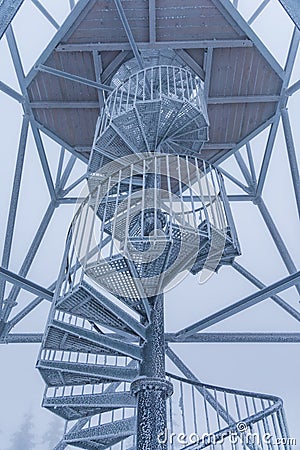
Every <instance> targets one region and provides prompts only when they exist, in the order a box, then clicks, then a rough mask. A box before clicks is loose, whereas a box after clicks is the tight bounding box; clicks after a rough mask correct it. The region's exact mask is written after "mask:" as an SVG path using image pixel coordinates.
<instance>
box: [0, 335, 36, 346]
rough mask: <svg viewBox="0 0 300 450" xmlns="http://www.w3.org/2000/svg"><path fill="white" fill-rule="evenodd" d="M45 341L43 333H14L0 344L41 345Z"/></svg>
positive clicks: (0, 341)
mask: <svg viewBox="0 0 300 450" xmlns="http://www.w3.org/2000/svg"><path fill="white" fill-rule="evenodd" d="M42 340H43V334H42V333H12V334H9V335H8V336H5V338H4V339H3V340H0V343H3V344H40V343H41V342H42Z"/></svg>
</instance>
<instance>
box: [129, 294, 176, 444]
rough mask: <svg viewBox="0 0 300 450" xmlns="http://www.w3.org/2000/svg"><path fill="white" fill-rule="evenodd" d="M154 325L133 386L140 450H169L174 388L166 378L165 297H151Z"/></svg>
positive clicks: (151, 325) (144, 347) (148, 336)
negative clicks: (169, 410)
mask: <svg viewBox="0 0 300 450" xmlns="http://www.w3.org/2000/svg"><path fill="white" fill-rule="evenodd" d="M148 302H149V304H150V306H151V321H150V323H149V325H148V327H147V331H146V341H145V343H144V345H143V348H142V352H143V360H142V362H141V366H140V376H139V378H137V379H136V380H134V381H133V382H132V384H131V393H132V394H133V395H136V396H137V404H138V407H137V450H166V449H167V444H166V443H163V441H164V439H159V436H164V434H165V430H166V428H167V410H166V400H167V397H168V396H170V395H172V393H173V387H172V384H171V383H170V382H169V381H167V380H166V377H165V337H164V304H163V302H164V300H163V295H157V296H155V297H150V298H149V299H148Z"/></svg>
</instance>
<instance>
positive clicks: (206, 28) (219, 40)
mask: <svg viewBox="0 0 300 450" xmlns="http://www.w3.org/2000/svg"><path fill="white" fill-rule="evenodd" d="M79 3H80V2H79ZM219 3H220V5H219ZM122 4H123V7H124V10H125V14H126V17H127V18H128V22H129V25H130V27H131V29H132V32H133V35H134V38H135V40H136V41H137V43H138V44H141V46H148V47H150V48H159V47H161V45H163V44H164V45H167V46H169V47H170V48H172V47H173V48H178V44H179V45H181V44H180V42H181V41H185V42H186V46H185V47H184V46H183V47H182V49H183V50H185V51H186V53H187V54H188V55H189V56H190V57H192V58H193V60H194V61H195V64H198V66H199V67H200V71H202V72H204V74H205V70H206V69H207V67H206V64H207V55H208V53H207V49H208V48H209V47H210V46H211V48H213V50H212V61H211V62H212V64H211V73H210V83H209V86H208V102H209V104H208V115H209V119H210V132H209V135H210V141H209V145H208V147H209V148H207V149H206V150H203V156H205V155H207V157H208V158H209V159H210V160H211V161H215V160H216V159H217V158H218V155H222V156H223V155H224V153H225V152H229V151H230V150H231V148H232V147H234V146H235V145H236V144H238V143H239V142H241V141H243V140H244V139H245V138H246V137H247V136H248V135H249V134H251V133H253V132H254V131H255V130H256V129H258V128H260V127H261V126H262V124H264V123H266V122H267V121H268V120H269V119H270V118H272V117H273V116H274V114H275V112H276V109H277V104H278V96H279V94H280V91H281V85H282V80H281V77H280V74H279V73H277V72H276V71H275V70H274V68H272V67H271V65H270V63H269V62H268V61H267V60H266V58H265V57H264V56H263V54H262V52H261V49H259V48H257V46H256V45H254V44H253V43H252V42H251V41H250V39H249V36H248V35H247V30H246V31H245V27H241V26H240V25H239V24H238V23H237V22H235V21H234V19H233V18H232V17H228V14H223V12H222V11H223V9H224V4H223V3H222V4H221V2H220V0H156V1H155V5H156V8H155V16H154V17H153V16H152V17H151V20H150V18H149V1H148V0H123V1H122ZM218 6H219V7H218ZM152 15H153V11H152ZM149 21H150V22H151V23H152V25H153V23H154V24H155V30H154V31H155V33H153V30H152V33H150V30H149ZM150 34H151V36H150ZM150 38H151V42H150ZM118 44H120V46H119V47H118ZM64 46H66V47H65V49H64ZM74 46H75V47H74ZM97 46H99V48H100V46H101V49H102V51H101V52H100V56H101V63H102V73H103V74H104V75H105V78H106V81H105V82H109V80H110V76H111V73H113V71H115V70H117V68H118V67H119V66H120V64H121V63H122V62H123V61H124V60H126V59H128V58H129V57H132V53H131V52H129V51H124V52H121V51H119V50H121V49H122V48H121V47H122V46H123V47H124V46H125V47H126V48H127V49H128V50H129V46H128V40H127V37H126V33H125V31H124V29H123V26H122V24H121V21H120V19H119V16H118V13H117V10H116V8H115V6H114V2H113V1H112V0H92V1H91V2H89V3H88V5H87V7H86V8H85V9H83V10H82V12H81V13H80V14H79V15H78V17H77V18H75V19H74V22H73V24H72V25H71V26H69V28H68V29H66V32H65V33H63V34H62V37H61V39H60V42H59V44H58V45H57V44H56V48H53V49H52V50H51V53H50V56H48V57H47V58H45V60H44V62H43V64H45V65H47V66H50V67H53V68H56V69H59V70H63V71H66V72H69V73H72V74H75V75H79V76H81V77H84V78H88V79H90V80H96V75H95V67H94V58H93V56H94V55H93V51H94V52H95V51H96V50H95V49H97V48H98V47H97ZM112 48H113V50H112ZM48 54H49V52H48ZM206 75H208V74H206ZM207 79H208V76H207ZM29 97H30V101H31V102H32V103H33V105H35V106H34V115H35V118H36V119H37V121H38V122H39V123H40V124H41V125H42V126H43V127H45V128H46V129H49V130H50V131H51V132H52V133H54V134H56V135H57V136H58V137H59V138H60V139H62V140H63V141H64V142H66V143H67V144H68V145H71V146H73V147H75V148H82V149H84V151H85V152H86V154H88V148H89V147H90V146H91V145H92V141H93V136H94V130H95V125H96V120H97V117H98V114H99V107H98V104H97V101H98V93H97V89H95V88H93V87H90V86H86V85H84V84H79V83H77V82H73V81H70V80H66V79H63V78H58V77H55V76H53V75H50V74H47V73H43V72H37V73H36V75H35V76H34V78H33V80H32V81H31V83H30V85H29ZM53 102H54V103H53ZM55 102H57V108H56V107H55V106H56V104H55ZM77 104H78V107H77ZM214 145H215V147H214Z"/></svg>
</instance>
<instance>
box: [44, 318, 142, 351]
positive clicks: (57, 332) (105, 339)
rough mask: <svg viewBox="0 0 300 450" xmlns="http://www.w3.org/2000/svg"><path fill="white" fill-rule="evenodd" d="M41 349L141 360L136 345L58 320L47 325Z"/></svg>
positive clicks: (138, 348)
mask: <svg viewBox="0 0 300 450" xmlns="http://www.w3.org/2000/svg"><path fill="white" fill-rule="evenodd" d="M43 348H44V349H51V350H65V351H72V352H86V353H94V354H108V355H109V354H111V355H116V356H130V357H132V358H134V359H138V360H140V359H141V349H140V347H139V346H137V345H134V344H129V343H126V342H124V341H121V340H119V339H115V338H112V337H109V336H106V335H105V334H101V333H99V332H97V331H90V330H88V329H85V328H83V327H80V326H76V325H71V324H68V323H65V322H61V321H58V320H53V321H52V323H51V324H50V325H49V327H48V329H47V331H46V335H45V340H44V343H43Z"/></svg>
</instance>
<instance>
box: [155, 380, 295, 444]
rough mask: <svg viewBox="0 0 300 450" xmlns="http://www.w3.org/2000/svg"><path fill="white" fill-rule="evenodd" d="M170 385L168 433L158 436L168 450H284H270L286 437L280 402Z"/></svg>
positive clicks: (208, 388)
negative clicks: (207, 449)
mask: <svg viewBox="0 0 300 450" xmlns="http://www.w3.org/2000/svg"><path fill="white" fill-rule="evenodd" d="M170 381H171V382H172V384H173V387H174V394H173V396H172V397H170V398H169V399H168V404H167V408H168V409H167V412H168V428H167V430H166V432H165V435H164V436H161V439H162V440H164V439H166V440H167V442H168V448H169V449H171V450H177V449H185V448H186V449H190V450H197V449H201V448H205V447H212V448H213V449H215V448H221V449H222V450H227V449H228V450H237V449H243V450H247V449H248V448H249V449H250V450H255V449H256V450H258V449H259V450H262V449H268V450H271V449H274V448H284V449H288V448H289V445H288V444H286V445H282V446H279V445H278V444H276V445H275V443H277V442H279V440H281V441H280V442H284V441H283V440H282V438H287V437H288V431H287V427H286V423H285V418H284V412H283V408H282V402H281V400H280V399H279V398H277V397H273V396H270V395H265V394H256V393H250V392H243V391H237V390H232V389H227V388H221V387H215V386H209V385H204V384H201V383H194V384H193V382H191V381H189V380H187V381H186V382H183V381H178V380H174V379H170ZM172 433H174V434H173V435H172ZM172 436H173V437H172Z"/></svg>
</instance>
